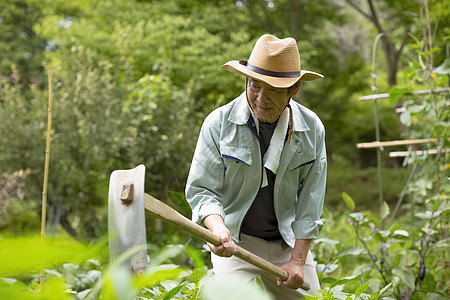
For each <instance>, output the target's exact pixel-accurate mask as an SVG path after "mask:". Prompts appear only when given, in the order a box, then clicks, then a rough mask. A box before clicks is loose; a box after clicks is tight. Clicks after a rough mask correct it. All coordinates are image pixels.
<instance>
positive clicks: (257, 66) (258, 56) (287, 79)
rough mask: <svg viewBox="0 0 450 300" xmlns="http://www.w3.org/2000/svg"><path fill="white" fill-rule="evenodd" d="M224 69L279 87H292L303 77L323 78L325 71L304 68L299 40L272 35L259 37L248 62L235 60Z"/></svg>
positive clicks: (225, 65) (310, 78)
mask: <svg viewBox="0 0 450 300" xmlns="http://www.w3.org/2000/svg"><path fill="white" fill-rule="evenodd" d="M222 68H224V69H225V70H227V71H230V72H234V73H240V74H242V75H244V76H249V77H252V78H255V79H258V80H261V81H264V82H265V83H267V84H269V85H271V86H273V87H277V88H286V87H290V86H292V85H294V84H295V83H296V82H297V81H299V80H302V81H310V80H315V79H318V78H323V75H322V74H319V73H316V72H311V71H305V70H302V69H301V68H300V54H299V52H298V48H297V42H296V41H295V39H293V38H285V39H282V40H280V39H279V38H277V37H275V36H273V35H270V34H265V35H263V36H261V37H260V38H259V39H258V41H257V42H256V44H255V47H254V48H253V51H252V53H251V54H250V58H249V59H248V61H246V60H241V61H237V60H232V61H229V62H227V63H226V64H224V65H222Z"/></svg>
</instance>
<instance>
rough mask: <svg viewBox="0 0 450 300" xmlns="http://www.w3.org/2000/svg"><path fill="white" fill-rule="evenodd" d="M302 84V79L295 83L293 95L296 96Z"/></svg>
mask: <svg viewBox="0 0 450 300" xmlns="http://www.w3.org/2000/svg"><path fill="white" fill-rule="evenodd" d="M300 85H301V81H300V80H299V81H297V82H296V83H295V85H294V86H293V89H292V96H291V97H294V96H295V95H296V94H297V93H298V90H299V89H300Z"/></svg>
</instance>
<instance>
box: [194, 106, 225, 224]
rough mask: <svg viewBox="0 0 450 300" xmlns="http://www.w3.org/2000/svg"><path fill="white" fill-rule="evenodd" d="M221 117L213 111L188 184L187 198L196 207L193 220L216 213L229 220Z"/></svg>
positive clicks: (198, 148)
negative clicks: (225, 204)
mask: <svg viewBox="0 0 450 300" xmlns="http://www.w3.org/2000/svg"><path fill="white" fill-rule="evenodd" d="M218 117H219V116H218V115H217V114H214V113H213V114H211V115H210V116H208V117H207V118H206V119H205V122H204V123H203V126H202V129H201V131H200V135H199V139H198V141H197V146H196V148H195V152H194V158H193V159H192V164H191V168H190V171H189V176H188V179H187V183H186V200H187V202H188V203H189V205H190V206H191V209H192V220H193V221H194V222H196V223H198V224H201V223H202V221H203V219H204V218H206V217H207V216H208V215H212V214H217V215H220V216H222V218H223V219H225V213H224V210H223V206H222V204H221V199H222V187H223V181H224V172H225V171H224V164H223V161H222V157H221V155H220V151H219V137H220V125H218V124H220V123H219V122H217V120H218V119H219V118H218Z"/></svg>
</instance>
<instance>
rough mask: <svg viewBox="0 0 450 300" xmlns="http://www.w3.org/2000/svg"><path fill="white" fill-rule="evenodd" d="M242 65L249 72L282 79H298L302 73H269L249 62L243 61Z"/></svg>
mask: <svg viewBox="0 0 450 300" xmlns="http://www.w3.org/2000/svg"><path fill="white" fill-rule="evenodd" d="M241 64H243V65H245V66H246V67H247V68H248V69H249V70H251V71H253V72H256V73H259V74H261V75H267V76H271V77H280V78H296V77H300V71H294V72H276V71H269V70H266V69H261V68H258V67H257V66H255V65H252V64H251V63H249V62H248V61H241Z"/></svg>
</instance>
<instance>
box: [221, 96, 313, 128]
mask: <svg viewBox="0 0 450 300" xmlns="http://www.w3.org/2000/svg"><path fill="white" fill-rule="evenodd" d="M289 103H290V104H291V107H292V113H293V121H294V131H308V130H310V128H309V126H308V124H307V123H306V122H305V119H304V118H302V113H301V111H300V109H299V107H300V106H299V105H298V103H296V102H295V101H294V100H292V99H291V100H290V101H289ZM249 117H250V107H249V106H248V103H247V97H246V96H245V91H244V92H243V93H242V94H241V95H240V96H239V97H237V98H236V100H235V101H234V104H233V107H232V109H231V112H230V115H229V117H228V121H230V122H232V123H234V124H236V125H245V124H247V121H248V119H249Z"/></svg>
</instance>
